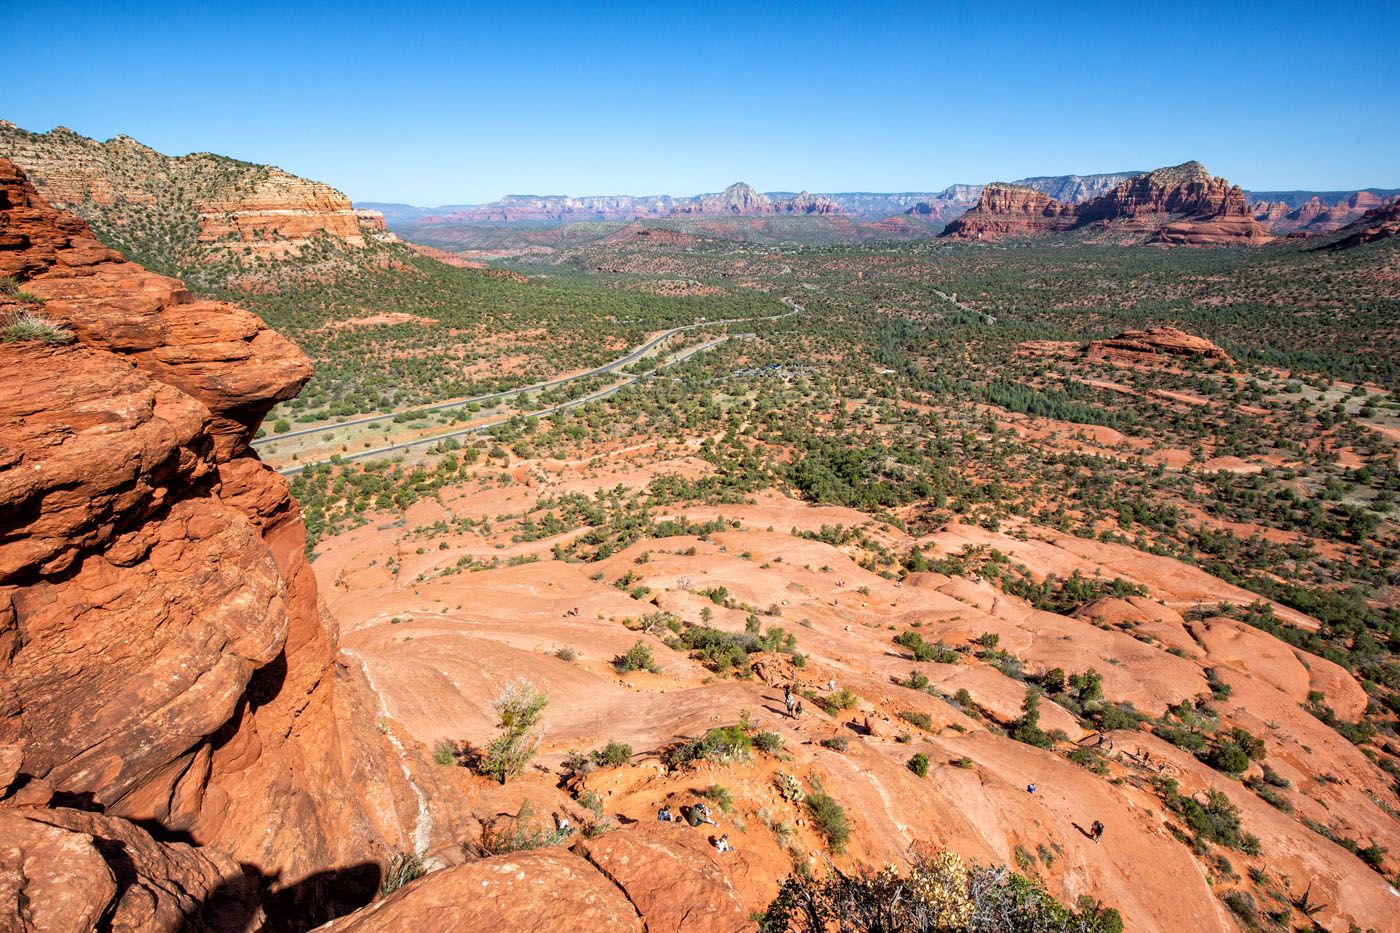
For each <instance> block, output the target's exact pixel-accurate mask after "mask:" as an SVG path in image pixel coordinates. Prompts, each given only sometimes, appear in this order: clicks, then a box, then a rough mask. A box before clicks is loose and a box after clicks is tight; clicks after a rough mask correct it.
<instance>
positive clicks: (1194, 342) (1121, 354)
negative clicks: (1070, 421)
mask: <svg viewBox="0 0 1400 933" xmlns="http://www.w3.org/2000/svg"><path fill="white" fill-rule="evenodd" d="M1084 355H1085V356H1087V357H1089V358H1091V359H1100V360H1121V361H1127V362H1135V363H1140V362H1163V361H1165V360H1167V359H1169V358H1171V357H1187V358H1195V359H1203V360H1215V361H1217V362H1221V363H1233V362H1234V361H1233V360H1231V359H1230V355H1229V354H1228V353H1226V352H1225V351H1224V350H1222V349H1220V348H1219V347H1217V346H1216V345H1215V344H1213V343H1211V342H1210V341H1209V340H1207V339H1205V338H1204V337H1197V336H1195V335H1194V334H1188V333H1187V332H1186V331H1184V330H1178V329H1177V328H1175V327H1148V328H1145V329H1143V330H1125V331H1123V333H1121V334H1119V335H1118V336H1116V337H1110V338H1108V339H1107V340H1094V341H1091V342H1090V343H1089V344H1088V345H1087V346H1086V347H1085V348H1084Z"/></svg>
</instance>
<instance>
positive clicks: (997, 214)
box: [943, 162, 1270, 246]
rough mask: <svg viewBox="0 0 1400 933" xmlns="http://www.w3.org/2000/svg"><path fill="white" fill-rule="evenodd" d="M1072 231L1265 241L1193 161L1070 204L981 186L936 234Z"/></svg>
mask: <svg viewBox="0 0 1400 933" xmlns="http://www.w3.org/2000/svg"><path fill="white" fill-rule="evenodd" d="M1074 230H1082V231H1085V232H1086V233H1088V234H1090V235H1093V236H1097V237H1099V238H1104V239H1108V240H1110V241H1113V242H1123V243H1130V242H1146V243H1161V244H1164V245H1170V246H1222V245H1230V244H1256V243H1262V242H1266V241H1267V240H1268V239H1269V238H1270V234H1269V232H1268V230H1267V229H1266V228H1265V227H1264V226H1263V225H1262V224H1260V223H1259V221H1258V220H1256V219H1255V218H1254V216H1253V215H1252V214H1251V213H1250V211H1249V208H1248V206H1247V205H1246V203H1245V198H1244V193H1243V192H1242V191H1241V190H1240V189H1239V188H1238V187H1236V186H1232V185H1230V183H1229V182H1227V181H1226V180H1225V179H1223V178H1215V177H1212V176H1211V174H1210V173H1209V172H1208V171H1206V168H1205V166H1203V165H1201V164H1200V163H1199V162H1187V163H1184V164H1182V165H1178V166H1173V167H1171V168H1163V169H1158V170H1156V171H1154V172H1148V173H1145V174H1141V175H1134V176H1132V177H1129V178H1127V179H1125V180H1123V181H1121V182H1119V183H1118V184H1117V185H1116V186H1115V187H1114V188H1113V189H1112V190H1111V191H1109V192H1108V193H1106V194H1103V195H1101V196H1099V197H1096V198H1092V199H1090V200H1088V201H1085V202H1084V203H1082V204H1078V205H1073V204H1064V203H1062V202H1060V201H1057V200H1055V199H1053V198H1051V197H1049V196H1048V195H1045V194H1044V193H1043V192H1040V191H1037V190H1035V189H1032V188H1029V187H1025V186H1017V185H1004V184H995V185H988V186H987V188H986V189H984V190H983V192H982V195H981V197H980V198H979V199H978V202H977V205H976V206H975V207H974V208H973V209H972V210H970V211H968V212H967V213H966V214H964V215H963V216H962V217H960V218H958V219H957V220H956V221H954V222H953V223H951V224H949V225H948V227H947V229H946V230H945V231H944V234H943V235H944V236H948V237H954V238H957V239H965V240H996V239H1001V238H1003V237H1020V236H1043V235H1046V234H1050V233H1061V232H1066V231H1074Z"/></svg>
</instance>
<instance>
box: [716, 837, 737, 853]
mask: <svg viewBox="0 0 1400 933" xmlns="http://www.w3.org/2000/svg"><path fill="white" fill-rule="evenodd" d="M715 851H716V852H733V851H734V847H733V846H732V845H730V844H729V833H725V834H724V835H723V836H720V837H719V838H718V839H716V840H715Z"/></svg>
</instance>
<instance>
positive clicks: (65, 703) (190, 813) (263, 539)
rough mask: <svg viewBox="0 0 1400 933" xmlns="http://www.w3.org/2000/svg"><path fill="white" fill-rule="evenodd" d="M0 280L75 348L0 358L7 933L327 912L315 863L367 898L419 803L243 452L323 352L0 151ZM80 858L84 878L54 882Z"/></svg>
mask: <svg viewBox="0 0 1400 933" xmlns="http://www.w3.org/2000/svg"><path fill="white" fill-rule="evenodd" d="M0 276H13V277H15V278H17V279H18V280H19V281H20V282H21V283H22V285H23V288H24V290H25V291H26V292H28V293H30V294H32V295H35V296H38V298H39V299H41V300H43V301H44V304H43V305H42V308H40V309H39V310H38V313H40V314H42V316H43V317H44V318H47V319H48V320H50V321H51V322H53V324H54V325H56V326H57V327H60V328H62V329H63V330H64V331H66V332H67V333H68V334H69V335H70V338H69V339H68V340H67V341H66V342H64V341H63V340H62V339H61V332H60V338H59V339H58V341H57V342H53V343H42V342H37V341H26V342H20V343H0V764H6V762H8V764H6V766H5V767H3V768H0V798H4V799H3V800H0V811H13V812H4V813H3V816H4V826H5V827H6V828H5V829H0V890H4V889H5V888H6V885H10V886H12V887H13V886H15V885H18V886H19V889H20V891H21V893H23V892H26V891H27V893H24V897H23V898H20V899H6V898H4V897H0V927H3V928H6V929H10V928H12V926H14V925H17V926H19V927H20V928H22V929H27V928H29V926H28V925H26V923H24V922H19V921H17V920H15V918H14V917H13V916H11V915H9V914H7V913H6V911H10V910H15V909H19V910H21V912H23V910H24V909H26V908H22V907H21V908H16V907H15V906H14V905H15V904H23V903H25V902H27V903H29V904H30V905H31V908H30V909H32V911H39V912H41V913H42V912H43V911H49V912H50V913H48V914H46V916H50V917H51V918H61V919H63V922H58V921H57V920H55V922H54V923H51V924H50V925H49V927H47V928H54V929H68V928H71V929H78V928H86V927H87V926H89V925H90V924H87V923H86V921H85V920H84V919H83V918H86V917H87V916H88V914H89V913H91V912H92V911H96V912H97V914H98V915H101V916H110V915H111V913H112V912H113V911H116V912H117V913H118V914H119V915H122V911H135V912H136V913H134V914H132V916H136V915H138V914H140V913H141V911H147V913H148V914H149V918H157V917H160V918H169V917H184V918H186V919H188V920H189V921H190V922H192V923H193V922H195V920H196V919H197V917H198V916H199V915H201V914H202V912H204V911H206V910H207V909H209V907H210V904H212V903H213V901H215V900H218V901H219V902H220V903H221V904H224V905H225V906H227V904H226V903H225V902H226V901H228V899H229V898H230V897H231V898H232V900H233V901H234V902H237V904H242V905H243V906H244V907H246V906H247V904H246V902H247V900H248V897H249V896H250V895H249V894H248V892H249V891H251V890H252V887H253V882H252V881H249V880H248V879H245V877H244V875H245V873H246V872H251V873H252V875H253V876H256V877H255V878H254V879H253V881H256V883H257V885H258V886H262V885H270V887H271V889H272V890H274V891H281V892H282V893H283V894H284V895H285V896H286V897H288V898H290V899H292V900H293V901H296V900H298V899H301V902H300V903H297V904H295V905H293V906H289V907H287V914H288V915H289V916H290V915H304V916H311V917H314V916H317V915H320V914H322V913H327V912H333V910H329V911H328V910H327V909H326V905H325V904H324V903H323V900H324V897H325V895H326V892H327V890H328V888H327V887H325V886H318V885H316V884H315V883H314V882H313V876H317V877H319V878H320V879H321V880H327V879H331V878H334V877H335V873H336V872H339V871H358V872H360V875H359V876H358V877H361V878H363V877H366V876H367V875H368V874H371V873H372V875H373V878H372V879H370V880H369V882H368V883H369V886H370V888H371V890H370V892H369V893H372V886H373V885H374V884H376V883H377V879H378V869H377V863H379V862H381V861H383V860H384V858H385V856H386V851H387V849H388V848H390V847H393V848H403V847H408V846H409V845H411V842H410V841H409V840H408V836H409V835H410V830H411V828H412V826H413V816H412V814H411V813H410V812H409V811H410V807H409V806H408V805H407V804H403V805H401V801H405V800H406V799H408V798H411V797H412V794H411V792H409V791H408V790H407V789H406V788H405V787H404V786H403V780H404V779H403V777H402V776H401V774H399V772H398V770H397V768H395V769H389V768H386V767H385V766H384V765H383V763H382V762H381V761H379V760H378V758H377V757H376V756H377V754H378V752H377V743H376V741H375V740H376V739H377V736H376V734H375V731H374V728H373V723H372V721H371V718H370V715H369V714H368V713H367V712H366V711H365V710H364V709H363V708H362V707H361V705H360V703H359V700H358V698H357V694H356V692H355V690H353V689H352V687H351V684H350V683H349V675H348V674H347V673H345V672H342V671H339V669H338V668H337V666H336V664H335V656H336V650H337V649H336V641H337V635H336V631H335V628H334V625H333V623H331V622H330V620H329V618H328V616H327V615H326V614H325V611H324V608H323V606H322V604H321V602H320V598H319V596H318V594H317V589H316V583H315V579H314V577H313V576H312V573H311V570H310V567H309V565H308V563H307V561H306V559H305V557H304V554H303V549H304V545H305V535H304V531H303V528H302V524H301V519H300V514H299V512H298V509H297V506H296V503H295V502H294V501H293V500H292V499H291V497H290V496H289V494H288V490H287V486H286V483H285V481H284V480H282V479H281V477H279V476H278V475H277V474H276V473H274V472H273V471H272V470H271V469H269V468H267V467H266V466H264V465H263V464H262V463H261V462H260V461H258V459H257V458H256V457H255V456H254V455H253V454H252V453H251V452H250V449H249V447H248V439H249V438H250V436H251V435H252V433H253V432H254V431H255V430H256V428H257V425H258V423H259V422H260V421H261V419H262V417H263V415H264V414H265V413H266V412H267V410H268V409H269V408H270V407H271V406H272V405H273V404H274V403H276V402H277V401H279V400H281V399H285V398H288V397H290V396H291V395H293V394H294V393H295V392H296V391H297V390H298V389H299V388H300V387H301V385H302V384H303V383H304V382H305V381H306V380H307V379H308V378H309V377H310V375H311V365H310V363H309V361H308V360H307V359H306V357H305V356H304V355H303V354H302V353H301V352H300V351H299V350H298V349H297V348H296V347H294V346H293V345H291V344H290V343H289V342H288V341H286V340H285V339H283V338H282V337H281V336H279V335H278V334H276V333H275V332H273V331H271V330H270V329H268V328H267V327H266V326H265V325H264V324H263V323H262V321H261V320H259V319H258V318H257V317H255V316H253V315H251V314H248V313H247V312H244V311H242V310H240V309H239V308H236V307H234V306H231V305H228V304H223V303H219V302H209V301H196V300H193V299H192V298H191V296H190V295H189V293H188V292H186V291H185V289H184V288H183V286H182V285H181V284H180V282H178V281H176V280H174V279H169V278H166V277H164V276H159V275H155V274H153V273H150V272H147V271H146V270H144V269H142V268H141V267H140V266H138V265H136V264H134V263H129V262H125V261H124V260H122V258H121V257H120V256H119V255H118V254H116V253H114V252H113V251H111V250H109V249H107V248H105V247H103V246H102V245H101V244H100V243H98V242H97V240H96V239H94V238H93V236H92V235H91V233H90V232H89V230H88V228H87V226H86V225H85V224H84V223H82V222H81V221H80V220H78V219H77V218H75V217H73V216H71V215H68V214H63V213H60V212H58V211H55V210H53V209H52V208H51V207H50V206H49V205H48V204H47V203H45V201H44V200H43V199H42V198H41V197H39V196H38V194H37V193H36V192H35V191H34V189H33V188H32V187H31V186H30V185H29V184H28V183H27V181H26V180H25V177H24V174H23V173H22V172H21V171H20V170H19V169H18V168H16V167H15V165H14V164H13V163H11V162H9V161H6V160H3V159H0ZM0 303H3V304H4V307H0V316H4V315H9V314H13V313H15V312H17V311H28V312H33V311H34V310H35V306H34V305H33V304H32V303H25V304H20V303H19V302H17V301H15V300H13V299H9V298H6V299H4V300H3V302H0ZM352 775H353V779H352ZM176 839H178V840H181V841H182V842H187V843H194V844H197V845H198V847H199V848H197V849H196V848H193V847H191V846H189V845H183V846H173V845H171V844H170V843H171V842H172V840H176ZM112 840H116V842H113V841H112ZM118 842H119V843H120V846H117V843H118ZM114 847H116V848H114ZM117 848H120V849H121V850H122V852H125V853H126V854H125V855H122V854H121V853H120V852H117ZM119 856H120V857H119ZM54 860H57V861H54ZM240 864H241V865H242V866H244V867H243V868H240ZM104 866H105V867H104ZM70 868H71V869H72V872H73V875H72V877H73V878H75V879H83V878H89V877H91V878H92V879H94V880H93V881H92V884H88V883H87V882H80V883H78V887H77V888H76V889H73V888H71V886H70V887H65V886H64V885H62V884H59V882H58V881H57V880H56V879H61V878H63V877H64V875H65V872H67V871H69V869H70ZM366 869H370V871H368V872H367V871H366ZM104 872H105V873H106V874H104ZM133 873H134V875H135V876H137V877H138V878H140V879H144V880H142V881H141V882H140V885H139V886H137V887H139V888H140V890H143V891H146V892H147V894H149V896H146V895H140V896H139V897H138V896H137V895H138V893H139V892H138V890H137V887H133V884H134V882H133V880H132V877H131V876H132V875H133ZM107 876H110V879H109V882H110V883H109V882H101V883H99V882H100V881H101V878H103V877H107ZM25 879H29V880H27V881H26V880H25ZM36 879H42V880H36ZM341 880H342V881H344V880H345V879H344V878H342V879H341ZM36 885H38V886H39V887H35V886H36ZM44 885H49V886H51V887H53V890H52V891H49V892H47V893H46V892H45V891H44V890H42V888H43V886H44ZM350 887H353V885H349V884H348V883H347V884H346V889H348V888H350ZM161 892H165V893H161ZM216 892H221V893H219V897H215V896H214V895H215V893H216ZM359 893H360V894H362V893H363V892H359ZM206 895H207V896H206ZM132 897H136V898H137V900H138V901H140V903H139V904H137V903H132V904H128V905H127V906H125V907H123V906H122V904H123V903H125V902H126V900H128V899H129V898H132ZM41 901H42V902H43V904H42V907H41V906H37V905H39V902H41ZM360 902H362V900H361V901H360ZM237 904H235V906H237ZM240 909H242V908H240ZM30 916H31V918H32V917H37V916H39V913H31V915H30ZM152 922H154V921H153V920H152ZM157 925H160V926H164V927H165V928H173V927H174V926H175V925H176V924H174V923H171V924H164V923H161V924H157ZM133 928H147V926H146V925H144V924H142V923H137V924H135V925H134V926H133ZM225 928H227V927H225Z"/></svg>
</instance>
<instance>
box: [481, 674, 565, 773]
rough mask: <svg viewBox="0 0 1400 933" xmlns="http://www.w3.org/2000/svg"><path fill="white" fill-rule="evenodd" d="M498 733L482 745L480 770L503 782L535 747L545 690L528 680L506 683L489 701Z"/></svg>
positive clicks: (519, 769) (521, 767) (521, 766)
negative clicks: (504, 687) (483, 748)
mask: <svg viewBox="0 0 1400 933" xmlns="http://www.w3.org/2000/svg"><path fill="white" fill-rule="evenodd" d="M493 705H494V706H495V708H496V714H497V721H496V725H497V728H499V729H500V730H501V734H500V735H499V736H497V737H496V738H495V739H493V740H492V741H491V743H490V744H489V745H487V746H486V754H485V756H484V758H483V759H482V765H481V770H482V773H484V774H487V775H490V776H491V777H494V778H495V779H496V780H498V781H500V782H501V783H502V784H504V783H505V782H506V781H508V780H510V779H511V778H513V777H515V776H516V775H518V774H520V773H521V772H522V771H524V770H525V766H526V765H528V764H529V763H530V759H532V758H534V757H535V749H536V748H538V747H539V736H538V735H537V734H536V732H535V727H536V726H538V725H539V722H540V718H541V717H542V716H543V715H544V708H545V707H546V706H548V705H549V694H547V693H545V692H543V691H541V690H537V689H535V686H534V684H532V683H530V682H529V681H528V680H520V681H517V682H515V683H513V684H511V685H510V686H508V687H507V688H506V689H505V690H504V691H502V693H501V695H500V696H499V697H497V698H496V702H495V703H494V704H493Z"/></svg>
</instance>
